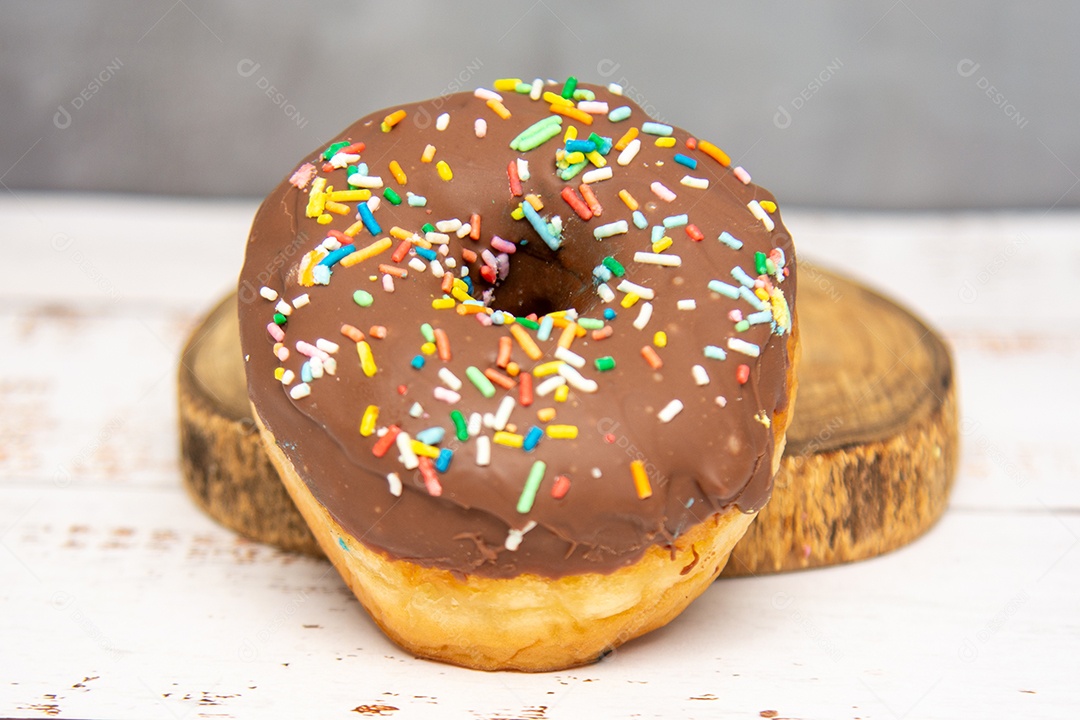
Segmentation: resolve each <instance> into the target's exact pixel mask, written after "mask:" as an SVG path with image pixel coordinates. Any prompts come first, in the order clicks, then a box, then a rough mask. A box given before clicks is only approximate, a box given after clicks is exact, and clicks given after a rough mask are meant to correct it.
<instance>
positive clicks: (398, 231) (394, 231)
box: [390, 225, 415, 240]
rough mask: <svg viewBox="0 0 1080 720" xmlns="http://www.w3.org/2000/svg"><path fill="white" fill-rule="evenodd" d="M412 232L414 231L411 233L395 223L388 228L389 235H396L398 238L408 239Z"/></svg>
mask: <svg viewBox="0 0 1080 720" xmlns="http://www.w3.org/2000/svg"><path fill="white" fill-rule="evenodd" d="M414 234H415V233H413V232H412V231H411V230H406V229H405V228H401V227H398V226H397V225H395V226H394V227H392V228H390V235H391V237H396V238H397V239H398V240H408V239H409V238H411V237H412V236H413V235H414Z"/></svg>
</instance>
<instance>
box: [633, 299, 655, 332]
mask: <svg viewBox="0 0 1080 720" xmlns="http://www.w3.org/2000/svg"><path fill="white" fill-rule="evenodd" d="M651 318H652V303H651V302H648V301H646V302H643V303H641V308H640V309H639V310H638V316H637V318H635V319H634V327H635V328H637V329H638V330H644V329H645V326H646V325H648V324H649V320H650V319H651Z"/></svg>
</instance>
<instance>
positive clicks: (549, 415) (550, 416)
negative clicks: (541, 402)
mask: <svg viewBox="0 0 1080 720" xmlns="http://www.w3.org/2000/svg"><path fill="white" fill-rule="evenodd" d="M536 419H537V420H539V421H540V422H544V423H546V422H551V421H552V420H554V419H555V408H553V407H549V408H541V409H540V410H537V411H536Z"/></svg>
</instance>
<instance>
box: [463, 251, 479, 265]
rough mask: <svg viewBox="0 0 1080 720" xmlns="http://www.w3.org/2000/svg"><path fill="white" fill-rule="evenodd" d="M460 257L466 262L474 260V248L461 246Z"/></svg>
mask: <svg viewBox="0 0 1080 720" xmlns="http://www.w3.org/2000/svg"><path fill="white" fill-rule="evenodd" d="M461 259H462V260H464V261H465V262H467V263H474V262H476V251H475V250H470V249H469V248H462V249H461Z"/></svg>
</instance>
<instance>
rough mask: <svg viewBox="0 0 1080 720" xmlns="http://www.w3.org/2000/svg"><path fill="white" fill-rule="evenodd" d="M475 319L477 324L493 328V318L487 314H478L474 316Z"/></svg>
mask: <svg viewBox="0 0 1080 720" xmlns="http://www.w3.org/2000/svg"><path fill="white" fill-rule="evenodd" d="M473 317H475V318H476V322H478V323H480V324H481V325H483V326H484V327H491V325H492V321H491V316H490V315H488V314H487V313H476V315H474V316H473Z"/></svg>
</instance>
